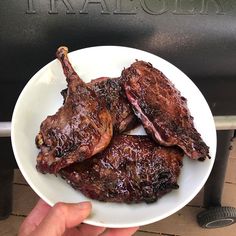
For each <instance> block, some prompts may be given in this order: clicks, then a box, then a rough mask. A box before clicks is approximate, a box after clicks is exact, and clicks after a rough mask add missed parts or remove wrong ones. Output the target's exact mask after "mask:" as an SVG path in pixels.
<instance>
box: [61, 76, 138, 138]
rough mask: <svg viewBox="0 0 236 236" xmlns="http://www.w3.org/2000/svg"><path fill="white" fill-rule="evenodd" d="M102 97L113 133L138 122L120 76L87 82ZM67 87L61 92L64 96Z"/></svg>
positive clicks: (133, 126) (134, 125) (126, 128)
mask: <svg viewBox="0 0 236 236" xmlns="http://www.w3.org/2000/svg"><path fill="white" fill-rule="evenodd" d="M87 85H88V86H89V87H90V88H91V89H92V90H94V91H95V93H96V95H97V96H98V97H99V99H102V100H103V101H104V102H105V104H106V106H107V109H108V111H110V114H111V117H112V124H113V132H114V133H115V134H117V133H122V132H124V131H129V130H131V129H133V128H135V127H136V126H137V125H138V124H139V123H140V122H139V120H138V118H137V117H136V116H135V114H134V112H133V110H132V106H131V104H130V103H129V101H128V100H127V97H126V94H125V91H124V89H123V81H122V80H121V78H108V77H101V78H98V79H95V80H92V81H91V82H90V83H88V84H87ZM66 93H67V89H64V90H62V92H61V94H62V96H63V97H64V98H65V97H66Z"/></svg>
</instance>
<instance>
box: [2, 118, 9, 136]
mask: <svg viewBox="0 0 236 236" xmlns="http://www.w3.org/2000/svg"><path fill="white" fill-rule="evenodd" d="M10 136H11V122H10V121H8V122H0V137H10Z"/></svg>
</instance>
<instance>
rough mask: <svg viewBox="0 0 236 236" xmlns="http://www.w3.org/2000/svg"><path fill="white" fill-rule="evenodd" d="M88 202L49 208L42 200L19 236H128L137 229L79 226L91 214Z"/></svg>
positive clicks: (23, 225)
mask: <svg viewBox="0 0 236 236" xmlns="http://www.w3.org/2000/svg"><path fill="white" fill-rule="evenodd" d="M91 208H92V206H91V203H90V202H81V203H78V204H75V203H57V204H55V205H54V206H53V207H50V206H49V205H48V204H47V203H45V202H44V201H43V200H39V201H38V203H37V205H36V206H35V207H34V209H33V210H32V211H31V213H30V214H29V215H28V216H27V217H26V219H25V220H24V222H23V223H22V225H21V227H20V229H19V234H18V235H19V236H45V235H46V236H61V235H63V236H130V235H132V234H134V233H135V232H136V231H137V230H138V227H133V228H124V229H115V228H113V229H106V228H105V227H98V226H93V225H88V224H83V223H82V224H81V222H82V221H83V220H85V219H86V218H87V217H88V216H89V214H90V212H91Z"/></svg>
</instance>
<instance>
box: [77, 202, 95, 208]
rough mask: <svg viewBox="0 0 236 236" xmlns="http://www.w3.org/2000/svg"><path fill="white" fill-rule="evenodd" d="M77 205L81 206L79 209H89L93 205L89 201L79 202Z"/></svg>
mask: <svg viewBox="0 0 236 236" xmlns="http://www.w3.org/2000/svg"><path fill="white" fill-rule="evenodd" d="M77 207H78V208H79V210H87V209H90V208H91V207H92V204H91V202H89V201H86V202H79V203H77Z"/></svg>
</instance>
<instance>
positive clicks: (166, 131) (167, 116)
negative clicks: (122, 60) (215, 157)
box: [122, 61, 209, 160]
mask: <svg viewBox="0 0 236 236" xmlns="http://www.w3.org/2000/svg"><path fill="white" fill-rule="evenodd" d="M122 77H123V79H124V81H125V91H126V95H127V98H128V100H129V101H130V103H131V104H132V105H133V108H134V109H135V113H136V115H137V116H138V117H139V118H140V120H141V121H142V123H143V126H144V128H145V129H146V131H147V133H148V134H151V136H152V137H153V138H154V140H156V141H157V142H158V143H160V144H162V145H165V146H173V145H177V146H179V147H180V148H182V149H183V150H184V152H185V154H186V155H187V156H189V157H190V158H192V159H199V160H204V159H205V158H206V157H207V156H208V157H209V147H208V146H207V145H206V144H205V143H204V141H203V140H202V138H201V135H200V134H199V133H198V131H197V130H196V129H195V127H194V123H193V117H192V116H191V115H190V112H189V110H188V108H187V100H186V99H185V98H184V97H182V96H181V94H180V92H179V91H178V90H177V89H176V88H175V86H174V85H173V84H172V83H171V81H170V80H169V79H168V78H166V76H165V75H164V74H163V73H162V72H160V71H159V70H157V69H155V68H154V67H153V66H152V65H151V64H150V63H146V62H144V61H136V62H135V63H133V64H132V65H131V66H130V67H129V68H127V69H124V70H123V72H122Z"/></svg>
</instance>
